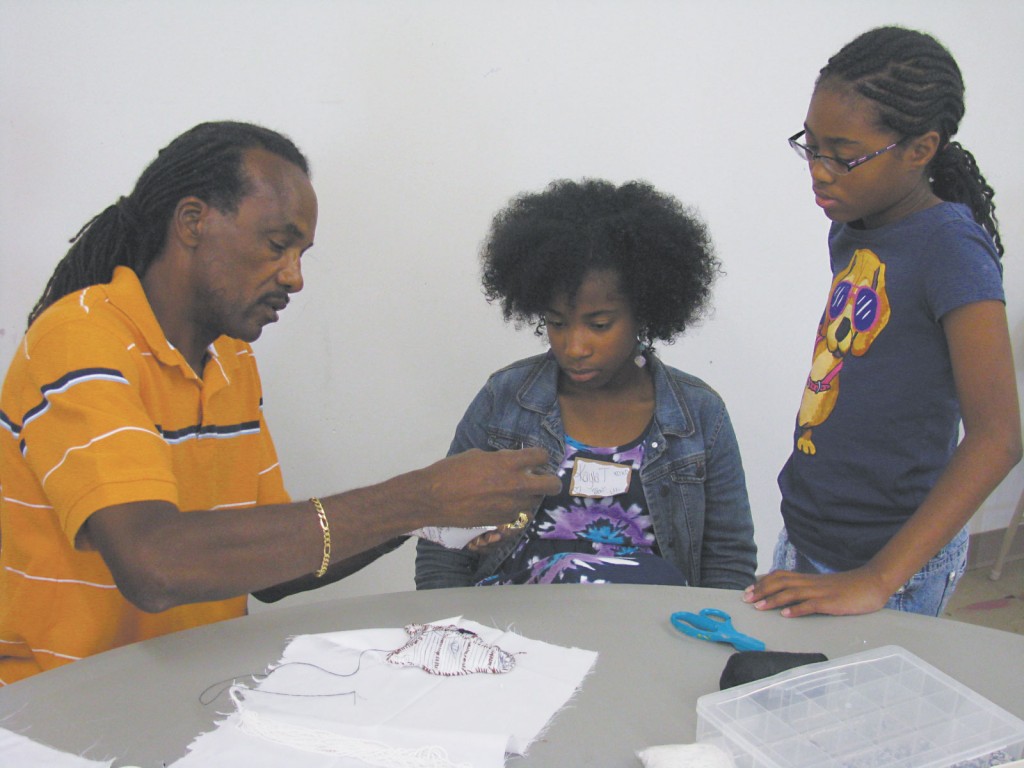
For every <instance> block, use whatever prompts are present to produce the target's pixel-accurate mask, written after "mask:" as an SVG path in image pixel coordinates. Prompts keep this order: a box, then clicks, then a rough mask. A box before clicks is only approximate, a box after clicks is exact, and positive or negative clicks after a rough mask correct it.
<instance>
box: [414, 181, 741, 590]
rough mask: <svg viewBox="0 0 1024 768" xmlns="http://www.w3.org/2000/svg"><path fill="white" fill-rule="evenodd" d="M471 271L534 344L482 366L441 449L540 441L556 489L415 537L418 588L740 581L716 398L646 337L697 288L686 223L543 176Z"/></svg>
mask: <svg viewBox="0 0 1024 768" xmlns="http://www.w3.org/2000/svg"><path fill="white" fill-rule="evenodd" d="M483 268H484V269H483V282H484V288H485V291H486V295H487V297H488V299H489V300H499V301H500V302H501V306H502V310H503V312H504V316H505V319H506V320H515V321H516V323H517V324H519V323H525V324H529V325H533V326H534V328H535V329H536V333H537V334H538V335H542V334H543V335H546V337H547V340H548V342H549V344H550V351H549V352H548V353H547V354H542V355H538V356H536V357H532V358H529V359H526V360H520V361H519V362H517V363H513V364H511V365H509V366H507V367H506V368H504V369H502V370H500V371H498V372H497V373H495V374H493V375H492V376H491V377H490V378H489V379H488V381H487V383H486V385H485V386H484V388H483V389H482V390H481V391H480V393H479V394H478V395H477V397H476V399H475V400H474V401H473V402H472V403H471V404H470V406H469V409H468V410H467V411H466V414H465V416H464V417H463V419H462V422H461V423H460V424H459V426H458V428H457V430H456V433H455V438H454V440H453V442H452V446H451V453H459V452H461V451H466V450H469V449H470V448H481V449H484V450H498V449H501V448H505V447H515V448H519V447H522V446H523V445H539V446H542V447H544V448H545V449H546V450H547V452H548V456H549V466H550V468H551V470H552V471H553V472H556V473H557V474H558V475H559V477H561V479H562V490H561V492H560V493H559V494H557V495H552V496H546V497H544V498H543V499H542V500H541V501H540V503H539V505H538V507H537V508H536V509H532V510H529V514H526V515H523V516H522V523H521V524H519V525H514V526H506V527H504V528H502V529H498V530H496V531H493V532H491V533H486V534H483V535H482V536H481V537H479V538H478V539H476V540H475V541H474V542H471V543H470V544H469V545H468V546H467V547H465V548H461V549H455V548H446V547H443V546H440V545H439V544H435V543H432V542H430V541H427V540H425V539H421V540H420V541H419V543H418V545H417V547H418V548H417V558H416V585H417V587H418V588H420V589H425V588H434V587H457V586H471V585H490V584H551V583H565V582H577V583H578V582H617V583H622V582H626V583H646V584H675V585H685V584H690V585H694V586H705V587H722V588H731V589H743V588H744V587H745V586H747V585H748V584H749V583H750V582H751V581H752V580H753V578H754V568H755V565H756V550H755V546H754V538H753V533H754V526H753V522H752V520H751V516H750V506H749V504H748V501H747V490H746V482H745V479H744V474H743V467H742V464H741V462H740V453H739V447H738V446H737V443H736V436H735V434H734V432H733V428H732V424H731V422H730V421H729V414H728V412H727V411H726V408H725V404H724V403H723V402H722V399H721V398H720V397H719V396H718V394H716V393H715V392H714V391H713V390H712V389H710V388H709V387H708V386H707V385H706V384H705V383H704V382H702V381H700V380H698V379H696V378H695V377H693V376H689V375H687V374H685V373H683V372H681V371H678V370H676V369H674V368H670V367H669V366H667V365H665V364H664V363H662V362H661V360H659V358H658V356H657V355H656V354H654V351H653V349H652V344H653V342H654V341H656V340H661V341H664V342H671V341H672V340H673V339H675V337H677V336H678V335H679V334H681V333H682V332H683V330H684V329H686V328H687V327H689V326H690V324H691V323H693V322H694V321H696V320H697V319H698V318H699V317H700V316H701V314H702V312H703V310H704V309H705V307H706V305H707V303H708V301H709V298H710V288H711V284H712V281H713V280H714V278H715V276H716V275H717V274H718V271H719V262H718V260H717V259H716V258H715V256H714V254H713V251H712V245H711V241H710V238H709V235H708V233H707V231H706V229H705V227H704V225H703V223H701V222H700V221H699V220H698V219H697V218H696V217H694V216H693V215H692V214H691V213H690V212H688V211H687V210H686V209H684V208H683V206H682V205H681V204H680V203H679V202H678V201H677V200H676V199H675V198H673V197H670V196H668V195H664V194H662V193H660V192H658V191H656V190H655V189H654V188H653V187H651V186H649V185H647V184H645V183H641V182H632V183H628V184H624V185H622V186H619V187H616V186H615V185H613V184H610V183H608V182H606V181H597V180H586V181H583V182H580V183H576V182H571V181H560V182H555V183H554V184H551V185H550V186H549V187H548V188H547V189H546V190H544V191H543V192H540V193H537V194H526V195H523V196H521V197H518V198H516V199H515V200H513V201H512V203H511V204H510V205H509V206H508V207H507V208H506V209H505V210H503V211H501V212H500V213H498V215H497V216H496V217H495V218H494V221H493V224H492V226H491V231H490V235H489V237H488V239H487V241H486V243H485V244H484V248H483Z"/></svg>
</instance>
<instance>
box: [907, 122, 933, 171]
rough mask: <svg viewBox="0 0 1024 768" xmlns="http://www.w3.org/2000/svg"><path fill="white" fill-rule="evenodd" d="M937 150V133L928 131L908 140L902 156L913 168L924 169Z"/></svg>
mask: <svg viewBox="0 0 1024 768" xmlns="http://www.w3.org/2000/svg"><path fill="white" fill-rule="evenodd" d="M939 149H940V147H939V132H938V131H928V132H927V133H922V134H921V135H920V136H915V137H913V138H910V139H908V140H907V150H906V152H904V153H903V156H904V157H905V158H906V159H907V160H909V161H910V163H911V164H912V165H913V167H915V168H924V167H925V166H927V165H928V163H930V162H931V161H932V158H934V157H935V155H936V153H937V152H938V151H939Z"/></svg>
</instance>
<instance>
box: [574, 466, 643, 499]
mask: <svg viewBox="0 0 1024 768" xmlns="http://www.w3.org/2000/svg"><path fill="white" fill-rule="evenodd" d="M632 474H633V470H632V469H631V468H630V467H627V466H625V465H624V464H614V463H612V462H610V461H595V460H593V459H581V458H578V457H577V458H576V460H575V461H573V464H572V482H571V483H570V484H569V493H570V494H571V495H573V496H590V497H593V498H599V499H603V498H605V497H607V496H616V495H618V494H620V493H625V492H626V491H628V490H629V480H630V476H631V475H632Z"/></svg>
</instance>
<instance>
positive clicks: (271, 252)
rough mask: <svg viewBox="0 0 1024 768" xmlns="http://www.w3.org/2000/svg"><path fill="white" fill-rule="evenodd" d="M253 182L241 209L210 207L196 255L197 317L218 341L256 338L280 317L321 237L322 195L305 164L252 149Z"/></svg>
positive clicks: (248, 163)
mask: <svg viewBox="0 0 1024 768" xmlns="http://www.w3.org/2000/svg"><path fill="white" fill-rule="evenodd" d="M245 171H246V173H247V175H248V177H249V180H250V186H251V189H250V190H249V194H248V195H247V196H246V197H244V198H243V199H242V200H241V202H240V203H239V205H238V210H237V211H236V212H235V213H222V212H221V211H218V210H216V209H215V208H212V207H211V208H209V209H208V210H207V211H206V212H205V214H204V216H203V219H202V224H201V237H200V238H199V241H198V245H197V247H196V249H195V252H194V254H193V258H195V259H196V262H195V267H196V269H195V272H194V273H193V274H194V275H195V281H194V288H195V296H196V301H195V303H194V305H193V309H194V312H195V314H196V316H195V317H194V318H193V321H194V322H195V324H196V325H197V326H198V327H199V328H200V329H201V330H202V332H203V335H205V336H208V337H209V338H210V339H211V340H212V339H215V338H217V337H218V336H221V335H226V336H231V337H234V338H236V339H242V340H243V341H248V342H252V341H255V340H256V339H258V338H259V336H260V334H261V333H262V332H263V326H264V325H266V324H267V323H273V322H276V321H277V317H278V313H279V312H280V311H281V310H282V309H284V308H285V306H287V304H288V300H289V299H288V297H289V294H291V293H295V292H297V291H301V290H302V266H301V258H302V254H303V252H305V251H306V250H307V249H308V248H309V247H310V246H312V244H313V235H314V233H315V231H316V220H317V202H316V194H315V193H314V192H313V186H312V185H311V184H310V182H309V178H308V177H307V176H306V174H305V173H303V171H302V169H301V168H299V167H297V166H295V165H293V164H291V163H290V162H288V161H287V160H284V159H283V158H280V157H278V156H277V155H274V154H272V153H269V152H265V151H263V150H249V151H248V152H246V155H245Z"/></svg>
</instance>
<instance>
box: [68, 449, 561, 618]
mask: <svg viewBox="0 0 1024 768" xmlns="http://www.w3.org/2000/svg"><path fill="white" fill-rule="evenodd" d="M546 459H547V454H546V452H545V451H544V450H543V449H539V448H531V449H525V450H522V451H497V452H483V451H479V450H473V451H468V452H466V453H461V454H458V455H457V456H452V457H449V458H447V459H443V460H442V461H439V462H436V463H434V464H431V465H430V466H428V467H425V468H423V469H419V470H415V471H413V472H408V473H406V474H403V475H399V476H398V477H395V478H393V479H391V480H387V481H385V482H383V483H379V484H377V485H373V486H368V487H366V488H360V489H357V490H352V491H347V492H345V493H339V494H336V495H333V496H328V497H324V498H323V499H322V502H323V506H324V509H325V511H326V513H327V519H328V523H329V526H330V534H331V545H332V561H333V562H339V561H345V560H348V559H349V558H351V557H354V556H357V555H359V554H360V553H363V552H366V551H367V550H371V549H373V548H374V547H377V546H378V545H381V544H383V543H385V542H388V541H390V540H392V539H394V538H395V537H397V536H402V535H404V534H405V533H408V532H409V531H412V530H415V529H416V528H420V527H423V526H427V525H450V526H460V527H472V526H479V525H500V524H502V523H507V522H509V521H511V520H514V519H515V517H516V515H517V514H518V513H519V512H522V511H524V510H532V509H533V508H534V507H535V506H536V504H537V503H538V502H539V499H540V498H541V497H543V496H544V495H546V494H549V493H555V492H557V491H558V489H559V487H560V483H559V481H558V478H556V477H554V476H553V475H550V474H541V473H540V472H541V470H539V469H538V468H539V467H543V465H544V463H545V461H546ZM79 544H80V546H81V545H92V546H94V547H95V548H96V549H98V550H99V552H100V553H101V554H102V556H103V558H104V560H105V561H106V563H107V566H108V567H109V568H110V570H111V573H112V574H113V576H114V581H115V583H116V584H117V586H118V588H119V589H120V590H121V592H122V593H123V594H124V595H125V597H126V598H127V599H128V600H130V601H131V602H132V603H134V604H135V605H136V606H138V607H139V608H141V609H142V610H145V611H151V612H156V611H163V610H167V609H168V608H172V607H174V606H176V605H182V604H185V603H194V602H204V601H209V600H221V599H226V598H229V597H235V596H238V595H244V594H248V593H251V592H259V591H262V590H266V589H268V588H270V587H275V586H278V585H282V584H285V583H286V582H290V581H293V580H296V579H301V578H303V577H306V576H308V575H309V574H311V573H314V572H315V571H316V570H317V569H318V568H319V567H320V564H321V561H322V558H323V552H324V546H323V545H324V537H323V531H322V530H321V527H320V523H319V520H318V518H317V514H316V510H315V509H314V507H313V505H312V504H311V503H310V502H308V501H302V502H295V503H292V504H275V505H267V506H261V507H253V508H249V509H245V510H230V509H222V510H210V511H200V512H189V513H187V514H183V513H181V512H180V511H179V510H178V509H177V508H176V507H175V506H174V505H173V504H170V503H167V502H162V501H144V502H136V503H131V504H120V505H116V506H111V507H107V508H105V509H101V510H98V511H96V512H94V513H93V514H92V516H90V518H89V519H88V521H87V522H86V523H85V525H84V526H83V528H82V531H81V533H80V534H79Z"/></svg>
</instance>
